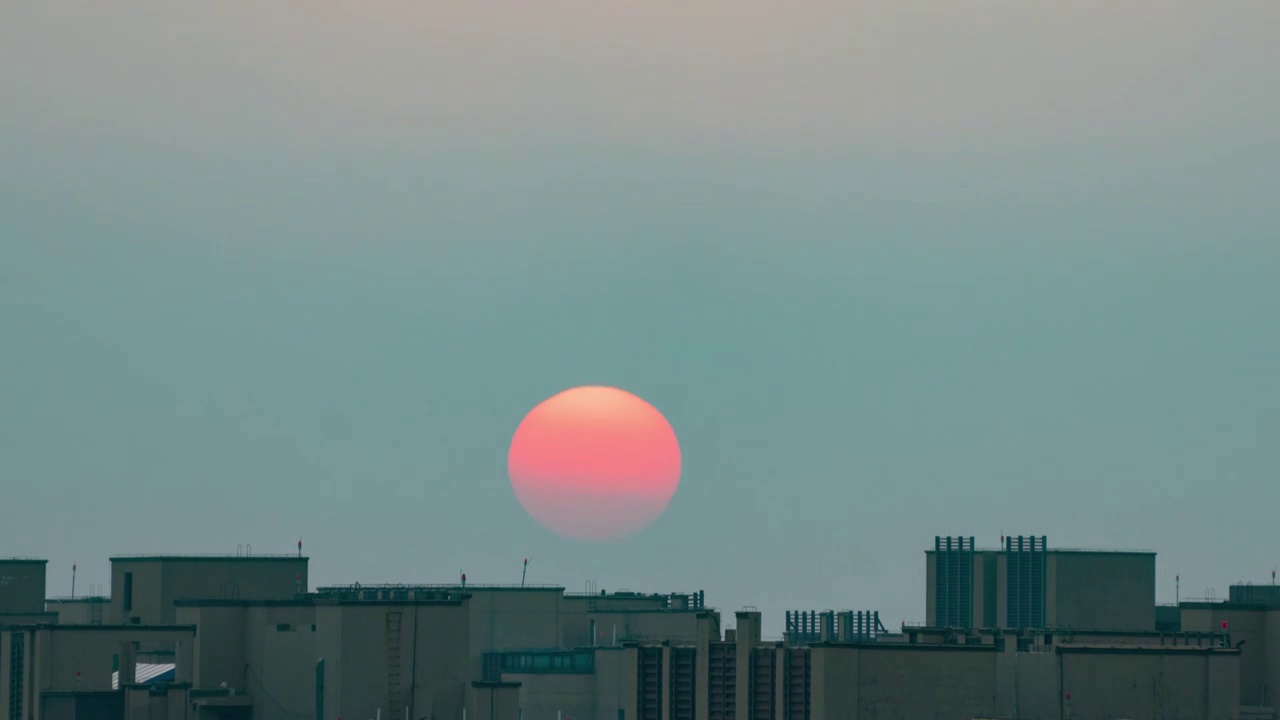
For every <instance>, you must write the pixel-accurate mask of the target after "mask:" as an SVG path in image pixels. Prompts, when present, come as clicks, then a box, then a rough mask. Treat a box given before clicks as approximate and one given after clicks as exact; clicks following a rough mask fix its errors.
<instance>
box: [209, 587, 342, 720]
mask: <svg viewBox="0 0 1280 720" xmlns="http://www.w3.org/2000/svg"><path fill="white" fill-rule="evenodd" d="M243 623H244V624H243V628H244V630H243V632H244V635H243V647H244V659H243V663H242V664H241V667H240V668H239V670H240V674H239V675H238V676H237V677H238V678H239V677H243V680H240V681H239V684H238V687H243V688H244V690H245V692H246V693H248V694H250V695H252V696H253V697H254V699H255V707H254V714H253V716H254V718H256V720H294V719H296V718H298V717H307V716H311V715H313V714H314V713H315V700H316V689H315V682H316V672H315V662H316V660H317V659H318V657H319V656H318V653H317V640H316V636H317V635H318V632H317V630H318V625H317V623H316V611H315V607H314V606H312V605H310V604H280V605H275V604H272V605H252V606H249V607H246V608H244V615H243ZM313 628H314V629H313ZM206 686H207V687H215V686H216V683H215V684H211V685H206Z"/></svg>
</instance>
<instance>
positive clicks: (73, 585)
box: [71, 563, 1276, 600]
mask: <svg viewBox="0 0 1280 720" xmlns="http://www.w3.org/2000/svg"><path fill="white" fill-rule="evenodd" d="M1275 575H1276V574H1275V573H1271V582H1272V584H1274V583H1275ZM71 599H72V600H75V599H76V564H75V563H71Z"/></svg>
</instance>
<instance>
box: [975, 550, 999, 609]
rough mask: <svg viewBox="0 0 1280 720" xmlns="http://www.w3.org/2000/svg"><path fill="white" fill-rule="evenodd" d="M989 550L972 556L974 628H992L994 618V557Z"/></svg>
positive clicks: (995, 564)
mask: <svg viewBox="0 0 1280 720" xmlns="http://www.w3.org/2000/svg"><path fill="white" fill-rule="evenodd" d="M998 554H999V553H997V552H993V551H990V550H985V551H978V552H976V553H974V556H973V624H974V627H980V628H994V627H996V626H997V625H998V623H997V616H996V609H997V608H996V567H997V563H996V556H997V555H998Z"/></svg>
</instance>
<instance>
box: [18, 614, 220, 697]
mask: <svg viewBox="0 0 1280 720" xmlns="http://www.w3.org/2000/svg"><path fill="white" fill-rule="evenodd" d="M32 636H33V638H34V642H35V647H34V650H35V652H34V658H35V659H36V662H35V665H34V673H33V675H31V676H29V677H28V681H29V682H33V683H34V686H35V687H36V688H38V689H39V691H40V692H85V691H109V690H111V673H112V671H113V667H112V665H113V656H114V657H118V658H119V664H120V669H121V678H122V680H123V681H124V682H128V681H129V680H130V677H129V676H130V675H131V673H130V672H129V671H128V668H129V667H131V665H130V663H132V662H136V660H135V658H134V655H133V651H132V646H133V643H135V642H145V643H148V644H155V645H159V644H163V645H167V646H170V647H172V648H173V650H174V653H175V658H174V660H175V664H176V665H177V666H178V668H177V674H178V676H179V678H181V677H183V676H184V675H186V676H189V674H190V668H191V666H192V648H193V646H194V644H195V643H194V641H195V630H194V629H192V628H178V627H170V628H165V627H149V628H139V627H112V626H99V627H63V626H52V627H45V628H41V629H38V630H34V631H32ZM28 652H31V648H30V647H29V648H28Z"/></svg>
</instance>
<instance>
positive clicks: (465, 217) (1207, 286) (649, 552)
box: [0, 0, 1280, 635]
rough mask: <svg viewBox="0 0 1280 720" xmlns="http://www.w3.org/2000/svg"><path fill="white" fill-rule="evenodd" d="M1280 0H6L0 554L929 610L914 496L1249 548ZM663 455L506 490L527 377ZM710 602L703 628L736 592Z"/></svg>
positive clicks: (1248, 554)
mask: <svg viewBox="0 0 1280 720" xmlns="http://www.w3.org/2000/svg"><path fill="white" fill-rule="evenodd" d="M1278 36H1280V4H1277V3H1276V2H1275V1H1274V0H1256V1H1248V0H1240V1H1230V0H1228V1H1227V2H1205V1H1203V0H1199V1H1198V2H1183V1H1177V0H1160V1H1159V2H1156V1H1155V0H1132V1H1129V2H1118V3H1117V2H1115V1H1114V0H1107V1H1105V2H1104V1H1102V0H1075V1H1073V2H1060V1H1057V0H1019V1H1018V2H1012V1H999V0H985V1H979V0H945V1H944V0H875V1H867V0H853V1H845V2H823V1H819V0H794V1H793V2H786V3H782V2H765V1H764V0H745V1H744V0H735V2H729V1H728V0H702V1H701V2H694V3H688V2H676V1H675V0H656V1H651V2H646V3H638V2H622V1H620V0H546V1H544V2H537V3H534V2H527V1H525V0H471V1H470V2H465V3H440V2H432V1H431V0H417V1H415V2H410V1H409V0H371V1H366V2H360V3H355V2H339V1H338V0H310V1H309V2H284V1H281V2H266V3H261V2H256V3H238V2H237V3H232V2H213V1H212V0H210V1H207V2H194V1H192V2H174V1H173V0H151V1H140V2H133V3H123V4H122V3H104V2H102V1H101V0H78V1H71V0H39V1H33V2H25V1H23V2H13V3H9V4H7V6H6V7H5V10H4V13H3V19H2V20H0V477H2V478H3V479H4V482H5V494H4V503H3V505H4V508H5V519H4V522H3V523H2V524H0V548H3V550H0V552H4V553H12V554H17V555H34V556H40V557H48V558H49V560H50V576H51V577H50V592H51V593H52V594H65V593H66V592H68V591H69V590H70V566H71V563H72V562H78V563H79V565H80V568H81V574H80V579H79V583H78V584H79V587H80V589H81V590H82V591H83V589H84V588H85V587H87V585H89V584H95V583H101V584H105V583H107V582H108V579H109V576H108V565H107V556H108V555H110V554H113V553H136V552H161V551H174V552H234V551H235V548H236V545H237V544H240V543H250V544H252V545H253V548H254V551H255V552H258V553H263V552H270V551H277V552H288V551H290V550H291V549H293V546H294V543H295V542H296V540H297V537H298V536H299V535H302V536H303V538H304V542H305V549H306V551H307V553H308V554H310V555H311V556H312V557H313V565H312V568H313V570H312V578H313V581H314V582H315V583H332V582H348V581H354V580H359V581H361V582H365V583H370V582H387V581H407V582H412V581H419V582H425V581H452V580H453V579H455V578H456V577H457V573H458V571H459V569H464V570H465V571H466V572H467V574H468V576H469V578H470V579H471V580H472V581H473V582H517V581H518V580H519V574H520V561H521V559H522V558H523V557H525V556H527V555H532V556H533V562H532V564H531V565H530V581H531V582H554V583H563V584H565V585H567V586H569V587H570V588H573V589H581V588H582V587H583V586H584V582H585V581H587V580H594V581H596V582H597V583H598V586H599V587H600V588H603V589H619V588H630V589H637V590H662V591H665V590H676V589H679V590H693V589H698V588H704V589H705V590H706V591H707V600H708V604H711V605H715V606H718V607H720V608H722V609H723V610H725V611H727V612H731V611H732V610H735V609H737V608H739V607H740V606H742V605H746V604H751V605H756V606H758V607H759V608H760V609H761V610H763V611H765V612H766V632H767V633H768V634H770V635H774V634H777V633H778V632H780V631H781V625H782V618H781V613H782V611H783V610H786V609H824V608H835V609H844V608H848V609H856V610H862V609H874V610H880V611H881V612H882V613H883V614H884V615H885V618H886V620H887V621H888V622H887V624H891V625H896V624H897V622H898V621H899V620H900V619H902V618H905V619H907V620H917V621H919V620H923V619H924V597H923V595H924V556H923V554H922V550H924V549H925V548H926V547H928V546H930V545H931V544H932V539H933V536H934V535H935V534H944V535H945V534H965V535H969V534H972V535H975V536H977V538H978V540H979V543H980V544H987V545H994V544H995V543H996V542H997V540H998V537H999V535H1000V533H1001V532H1002V531H1003V532H1005V533H1010V534H1032V533H1034V534H1045V535H1047V536H1048V538H1049V542H1050V544H1051V545H1058V546H1086V547H1123V548H1149V549H1155V550H1158V551H1159V553H1160V555H1159V559H1158V567H1157V570H1158V575H1159V579H1158V581H1159V596H1160V600H1162V601H1172V599H1173V575H1174V574H1175V573H1180V574H1181V576H1182V578H1183V582H1182V586H1183V589H1182V595H1183V597H1189V596H1200V595H1203V594H1204V588H1206V587H1209V586H1216V587H1217V588H1218V592H1219V594H1221V593H1223V592H1224V591H1225V586H1226V584H1227V583H1229V582H1232V581H1235V580H1238V579H1252V580H1255V581H1261V580H1263V579H1264V578H1266V577H1267V576H1268V575H1269V572H1270V571H1271V569H1272V567H1273V566H1274V565H1275V564H1276V563H1277V562H1280V556H1278V553H1277V549H1276V545H1275V539H1276V531H1275V516H1276V512H1277V507H1280V486H1278V485H1277V479H1278V478H1280V440H1278V436H1280V383H1278V382H1277V368H1280V322H1278V321H1277V315H1278V314H1280V230H1278V229H1277V228H1280V203H1278V202H1277V200H1276V193H1277V188H1278V187H1280V92H1278V91H1277V89H1276V85H1275V83H1276V80H1275V78H1277V77H1280V46H1277V45H1276V44H1275V38H1276V37H1278ZM586 383H604V384H612V385H617V386H620V387H623V388H626V389H628V390H631V391H632V392H635V393H637V394H639V395H641V396H642V397H644V398H646V399H647V400H649V401H650V402H652V403H653V404H654V405H656V406H657V407H658V408H659V409H660V410H662V411H663V412H664V413H665V414H666V416H667V417H668V418H669V419H670V421H671V423H672V425H673V426H674V427H675V429H676V432H677V433H678V434H679V436H680V439H681V443H682V446H683V448H684V453H685V457H684V461H685V465H684V469H685V473H684V477H683V481H682V484H681V487H680V490H679V491H678V493H677V494H676V497H675V499H674V501H673V503H672V505H671V507H670V509H669V511H668V512H667V514H666V515H665V516H663V517H662V518H661V519H659V520H658V522H657V523H656V524H655V525H654V526H653V527H652V528H651V529H650V530H649V531H647V532H645V533H643V534H641V535H638V536H635V537H633V538H631V539H628V540H625V541H621V542H617V543H612V544H605V545H590V544H578V543H573V542H569V541H563V540H559V539H557V538H556V537H555V536H552V535H550V534H549V533H547V532H546V531H544V530H543V529H541V528H540V527H539V526H537V525H536V524H535V523H534V522H533V521H532V520H530V519H529V518H528V517H527V516H526V515H525V514H524V512H523V511H522V510H521V508H520V506H519V505H518V503H517V502H516V500H515V498H514V497H513V494H512V492H511V489H510V486H509V483H508V481H507V478H506V474H505V470H506V468H505V462H506V449H507V444H508V442H509V440H510V437H511V433H512V432H513V431H514V429H515V427H516V425H517V424H518V423H519V421H520V419H521V418H522V416H523V415H524V413H525V412H527V411H528V410H529V409H530V408H531V407H532V406H533V405H534V404H536V403H537V402H538V401H540V400H542V399H543V398H545V397H547V396H549V395H551V394H553V393H555V392H557V391H559V390H562V389H564V388H566V387H569V386H573V385H579V384H586ZM727 624H728V623H727Z"/></svg>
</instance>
